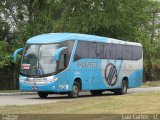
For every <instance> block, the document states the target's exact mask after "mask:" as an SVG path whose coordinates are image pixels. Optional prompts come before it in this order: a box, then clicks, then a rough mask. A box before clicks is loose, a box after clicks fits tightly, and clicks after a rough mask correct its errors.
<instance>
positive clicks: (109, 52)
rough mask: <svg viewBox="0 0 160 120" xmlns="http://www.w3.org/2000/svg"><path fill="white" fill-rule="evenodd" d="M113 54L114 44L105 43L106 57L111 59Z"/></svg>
mask: <svg viewBox="0 0 160 120" xmlns="http://www.w3.org/2000/svg"><path fill="white" fill-rule="evenodd" d="M111 56H112V46H111V44H110V43H109V44H105V45H104V58H105V59H110V58H111Z"/></svg>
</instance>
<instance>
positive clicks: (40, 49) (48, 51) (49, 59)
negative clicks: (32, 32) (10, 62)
mask: <svg viewBox="0 0 160 120" xmlns="http://www.w3.org/2000/svg"><path fill="white" fill-rule="evenodd" d="M59 46H60V44H47V45H30V44H28V45H26V47H25V50H24V54H23V58H22V62H21V71H20V72H21V73H22V74H26V75H45V74H49V73H55V72H56V71H57V63H56V61H54V54H55V52H56V50H57V49H58V48H59Z"/></svg>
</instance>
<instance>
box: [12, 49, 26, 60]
mask: <svg viewBox="0 0 160 120" xmlns="http://www.w3.org/2000/svg"><path fill="white" fill-rule="evenodd" d="M23 49H24V48H19V49H17V50H16V51H15V52H14V54H13V59H14V62H16V60H17V54H18V53H19V52H21V51H23Z"/></svg>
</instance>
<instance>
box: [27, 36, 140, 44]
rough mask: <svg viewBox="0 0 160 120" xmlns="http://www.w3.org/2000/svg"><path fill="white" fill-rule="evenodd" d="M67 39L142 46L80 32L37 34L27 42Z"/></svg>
mask: <svg viewBox="0 0 160 120" xmlns="http://www.w3.org/2000/svg"><path fill="white" fill-rule="evenodd" d="M65 40H83V41H91V42H104V43H117V44H127V45H137V46H142V45H141V44H140V43H136V42H127V41H123V40H118V39H113V38H108V37H102V36H96V35H88V34H79V33H48V34H41V35H37V36H34V37H32V38H30V39H29V40H28V41H27V44H50V43H59V42H62V41H65Z"/></svg>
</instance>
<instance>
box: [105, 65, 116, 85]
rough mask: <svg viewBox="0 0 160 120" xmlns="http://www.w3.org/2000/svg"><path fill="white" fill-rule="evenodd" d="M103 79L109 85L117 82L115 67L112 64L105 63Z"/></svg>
mask: <svg viewBox="0 0 160 120" xmlns="http://www.w3.org/2000/svg"><path fill="white" fill-rule="evenodd" d="M105 79H106V82H107V83H108V85H109V86H114V85H115V84H116V83H117V69H116V66H115V65H114V64H112V63H109V64H107V66H106V69H105Z"/></svg>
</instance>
